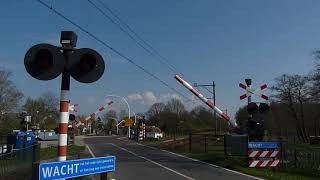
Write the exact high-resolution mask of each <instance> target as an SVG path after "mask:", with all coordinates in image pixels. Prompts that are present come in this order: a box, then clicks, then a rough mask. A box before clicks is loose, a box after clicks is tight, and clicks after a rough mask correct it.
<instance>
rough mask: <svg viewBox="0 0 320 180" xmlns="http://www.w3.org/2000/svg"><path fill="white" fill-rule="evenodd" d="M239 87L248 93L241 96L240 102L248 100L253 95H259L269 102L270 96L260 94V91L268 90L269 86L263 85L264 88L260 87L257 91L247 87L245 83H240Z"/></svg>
mask: <svg viewBox="0 0 320 180" xmlns="http://www.w3.org/2000/svg"><path fill="white" fill-rule="evenodd" d="M239 87H241V88H242V89H244V90H246V91H247V92H246V94H243V95H241V96H240V100H243V99H245V98H247V97H250V96H252V95H253V94H254V95H257V96H259V97H261V98H262V99H265V100H268V99H269V97H268V96H266V95H264V94H262V93H261V92H260V91H262V90H264V89H266V88H268V86H267V85H266V84H263V85H262V86H260V87H259V88H257V89H252V88H251V87H249V86H247V85H245V84H243V83H240V84H239Z"/></svg>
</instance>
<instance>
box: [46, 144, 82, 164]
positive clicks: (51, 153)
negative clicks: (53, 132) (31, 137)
mask: <svg viewBox="0 0 320 180" xmlns="http://www.w3.org/2000/svg"><path fill="white" fill-rule="evenodd" d="M84 149H85V147H84V146H77V145H70V146H68V151H67V152H68V156H76V155H78V154H79V153H80V152H82V151H84ZM57 151H58V148H57V147H49V148H44V149H40V159H41V160H48V159H53V158H56V157H57V153H58V152H57Z"/></svg>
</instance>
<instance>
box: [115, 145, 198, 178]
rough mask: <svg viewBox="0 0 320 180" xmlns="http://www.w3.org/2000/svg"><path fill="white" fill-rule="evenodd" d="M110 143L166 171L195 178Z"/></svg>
mask: <svg viewBox="0 0 320 180" xmlns="http://www.w3.org/2000/svg"><path fill="white" fill-rule="evenodd" d="M110 144H111V145H113V146H114V147H117V148H119V149H121V150H123V151H126V152H128V153H130V154H133V155H135V156H137V157H139V158H141V159H144V160H146V161H149V162H151V163H153V164H155V165H158V166H160V167H162V168H164V169H166V170H168V171H171V172H173V173H175V174H178V175H180V176H182V177H184V178H186V179H190V180H195V179H193V178H191V177H189V176H187V175H184V174H182V173H179V172H178V171H175V170H173V169H170V168H168V167H166V166H164V165H162V164H159V163H157V162H155V161H152V160H151V159H148V158H146V157H143V156H140V155H138V154H136V153H134V152H132V151H130V150H128V149H125V148H123V147H120V146H118V145H115V144H113V143H110Z"/></svg>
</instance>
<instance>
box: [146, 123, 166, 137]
mask: <svg viewBox="0 0 320 180" xmlns="http://www.w3.org/2000/svg"><path fill="white" fill-rule="evenodd" d="M146 138H147V139H156V140H159V139H161V138H163V133H162V132H161V130H160V128H158V127H155V126H146Z"/></svg>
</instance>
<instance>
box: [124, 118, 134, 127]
mask: <svg viewBox="0 0 320 180" xmlns="http://www.w3.org/2000/svg"><path fill="white" fill-rule="evenodd" d="M133 124H134V121H133V120H132V119H129V118H128V119H126V120H125V121H124V126H127V127H129V126H133Z"/></svg>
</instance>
